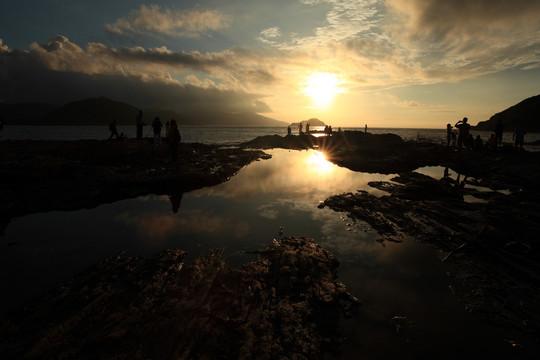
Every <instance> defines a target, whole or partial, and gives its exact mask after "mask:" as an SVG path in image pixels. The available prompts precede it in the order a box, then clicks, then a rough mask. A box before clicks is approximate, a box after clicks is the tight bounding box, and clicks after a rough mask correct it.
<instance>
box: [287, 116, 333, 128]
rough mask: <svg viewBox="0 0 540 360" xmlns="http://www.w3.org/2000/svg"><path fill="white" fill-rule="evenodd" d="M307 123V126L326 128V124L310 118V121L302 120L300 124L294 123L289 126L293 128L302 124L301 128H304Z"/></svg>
mask: <svg viewBox="0 0 540 360" xmlns="http://www.w3.org/2000/svg"><path fill="white" fill-rule="evenodd" d="M307 123H309V126H326V124H325V123H324V122H323V121H321V120H319V119H317V118H311V119H308V120H302V121H300V122H294V123H292V124H291V125H290V126H291V127H295V126H298V125H300V124H302V126H303V127H304V128H305V127H306V124H307Z"/></svg>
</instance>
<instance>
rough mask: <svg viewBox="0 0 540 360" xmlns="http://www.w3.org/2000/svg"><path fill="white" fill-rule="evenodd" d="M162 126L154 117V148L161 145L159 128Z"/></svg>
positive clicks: (157, 118)
mask: <svg viewBox="0 0 540 360" xmlns="http://www.w3.org/2000/svg"><path fill="white" fill-rule="evenodd" d="M162 127H163V124H162V123H161V120H160V119H159V117H157V116H156V117H155V118H154V121H152V129H153V130H154V146H158V145H159V144H160V143H161V128H162Z"/></svg>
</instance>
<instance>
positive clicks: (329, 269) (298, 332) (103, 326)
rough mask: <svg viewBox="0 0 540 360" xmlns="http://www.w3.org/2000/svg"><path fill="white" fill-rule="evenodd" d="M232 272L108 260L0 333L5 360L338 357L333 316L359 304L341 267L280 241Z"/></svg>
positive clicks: (219, 266)
mask: <svg viewBox="0 0 540 360" xmlns="http://www.w3.org/2000/svg"><path fill="white" fill-rule="evenodd" d="M257 254H258V255H259V257H260V258H259V260H257V261H254V262H250V263H247V264H245V265H244V266H242V267H241V268H240V269H238V270H232V269H231V268H230V267H229V266H228V265H227V264H226V263H224V262H223V261H221V258H220V255H221V251H220V250H215V251H211V252H209V253H208V254H207V255H206V256H202V257H199V258H197V259H195V260H194V261H193V263H191V264H189V265H186V264H184V261H183V259H184V256H185V252H183V251H181V250H167V251H163V252H161V253H159V254H158V255H156V256H155V257H153V258H149V259H145V258H141V257H124V256H121V255H120V256H115V257H111V258H108V259H106V260H104V261H102V262H101V263H99V264H97V265H95V266H93V267H91V268H89V269H87V270H86V271H84V272H82V273H81V274H80V275H79V276H77V277H76V278H74V279H73V280H72V281H71V282H69V283H66V284H64V285H62V286H61V287H59V288H57V289H55V290H54V291H53V292H51V293H50V294H48V296H47V297H46V298H43V299H39V300H38V301H36V302H34V303H33V304H30V305H28V306H27V307H26V308H25V309H24V310H23V311H21V312H20V313H18V314H16V315H15V316H12V317H11V318H10V319H9V320H8V321H6V322H5V323H4V324H3V325H2V326H1V328H0V335H1V336H0V339H1V340H0V341H1V343H0V344H1V346H0V356H1V357H2V359H112V358H114V359H254V358H256V359H270V358H272V359H274V358H276V359H277V358H280V359H320V358H323V355H324V354H325V353H331V354H339V349H340V341H341V337H340V331H339V327H338V321H339V318H340V317H342V316H351V314H352V313H353V312H354V311H356V309H357V308H358V306H360V302H359V300H358V299H356V298H355V297H354V296H352V295H351V294H350V293H349V292H348V291H347V289H346V287H345V285H343V284H342V283H339V282H337V281H336V278H337V268H338V265H339V261H338V259H337V258H336V257H335V256H333V255H332V254H331V253H329V252H328V251H326V250H324V249H322V248H321V247H320V246H318V245H316V244H315V243H314V242H313V241H312V240H311V239H308V238H291V237H289V238H284V239H282V240H281V241H280V242H277V241H275V240H274V242H273V243H272V244H270V245H268V246H267V248H266V249H265V250H262V251H258V252H257Z"/></svg>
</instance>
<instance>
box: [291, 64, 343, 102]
mask: <svg viewBox="0 0 540 360" xmlns="http://www.w3.org/2000/svg"><path fill="white" fill-rule="evenodd" d="M341 84H342V81H340V79H339V77H338V76H337V75H335V74H331V73H327V72H317V73H313V74H311V75H309V76H308V77H307V78H306V80H305V82H304V84H303V87H302V93H304V94H305V95H307V96H309V97H310V98H311V100H312V102H313V106H315V107H317V108H326V107H328V106H329V105H330V104H331V103H332V101H333V100H334V97H335V96H336V95H337V94H340V93H344V92H345V89H344V88H342V87H341Z"/></svg>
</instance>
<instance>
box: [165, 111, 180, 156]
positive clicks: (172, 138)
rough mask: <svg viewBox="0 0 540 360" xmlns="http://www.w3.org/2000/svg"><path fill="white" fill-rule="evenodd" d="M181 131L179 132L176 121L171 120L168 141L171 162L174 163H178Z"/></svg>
mask: <svg viewBox="0 0 540 360" xmlns="http://www.w3.org/2000/svg"><path fill="white" fill-rule="evenodd" d="M180 140H181V138H180V131H179V130H178V124H177V123H176V120H174V119H171V121H170V122H169V129H168V131H167V141H168V142H169V147H170V149H171V160H172V161H173V162H176V161H178V143H179V142H180Z"/></svg>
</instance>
